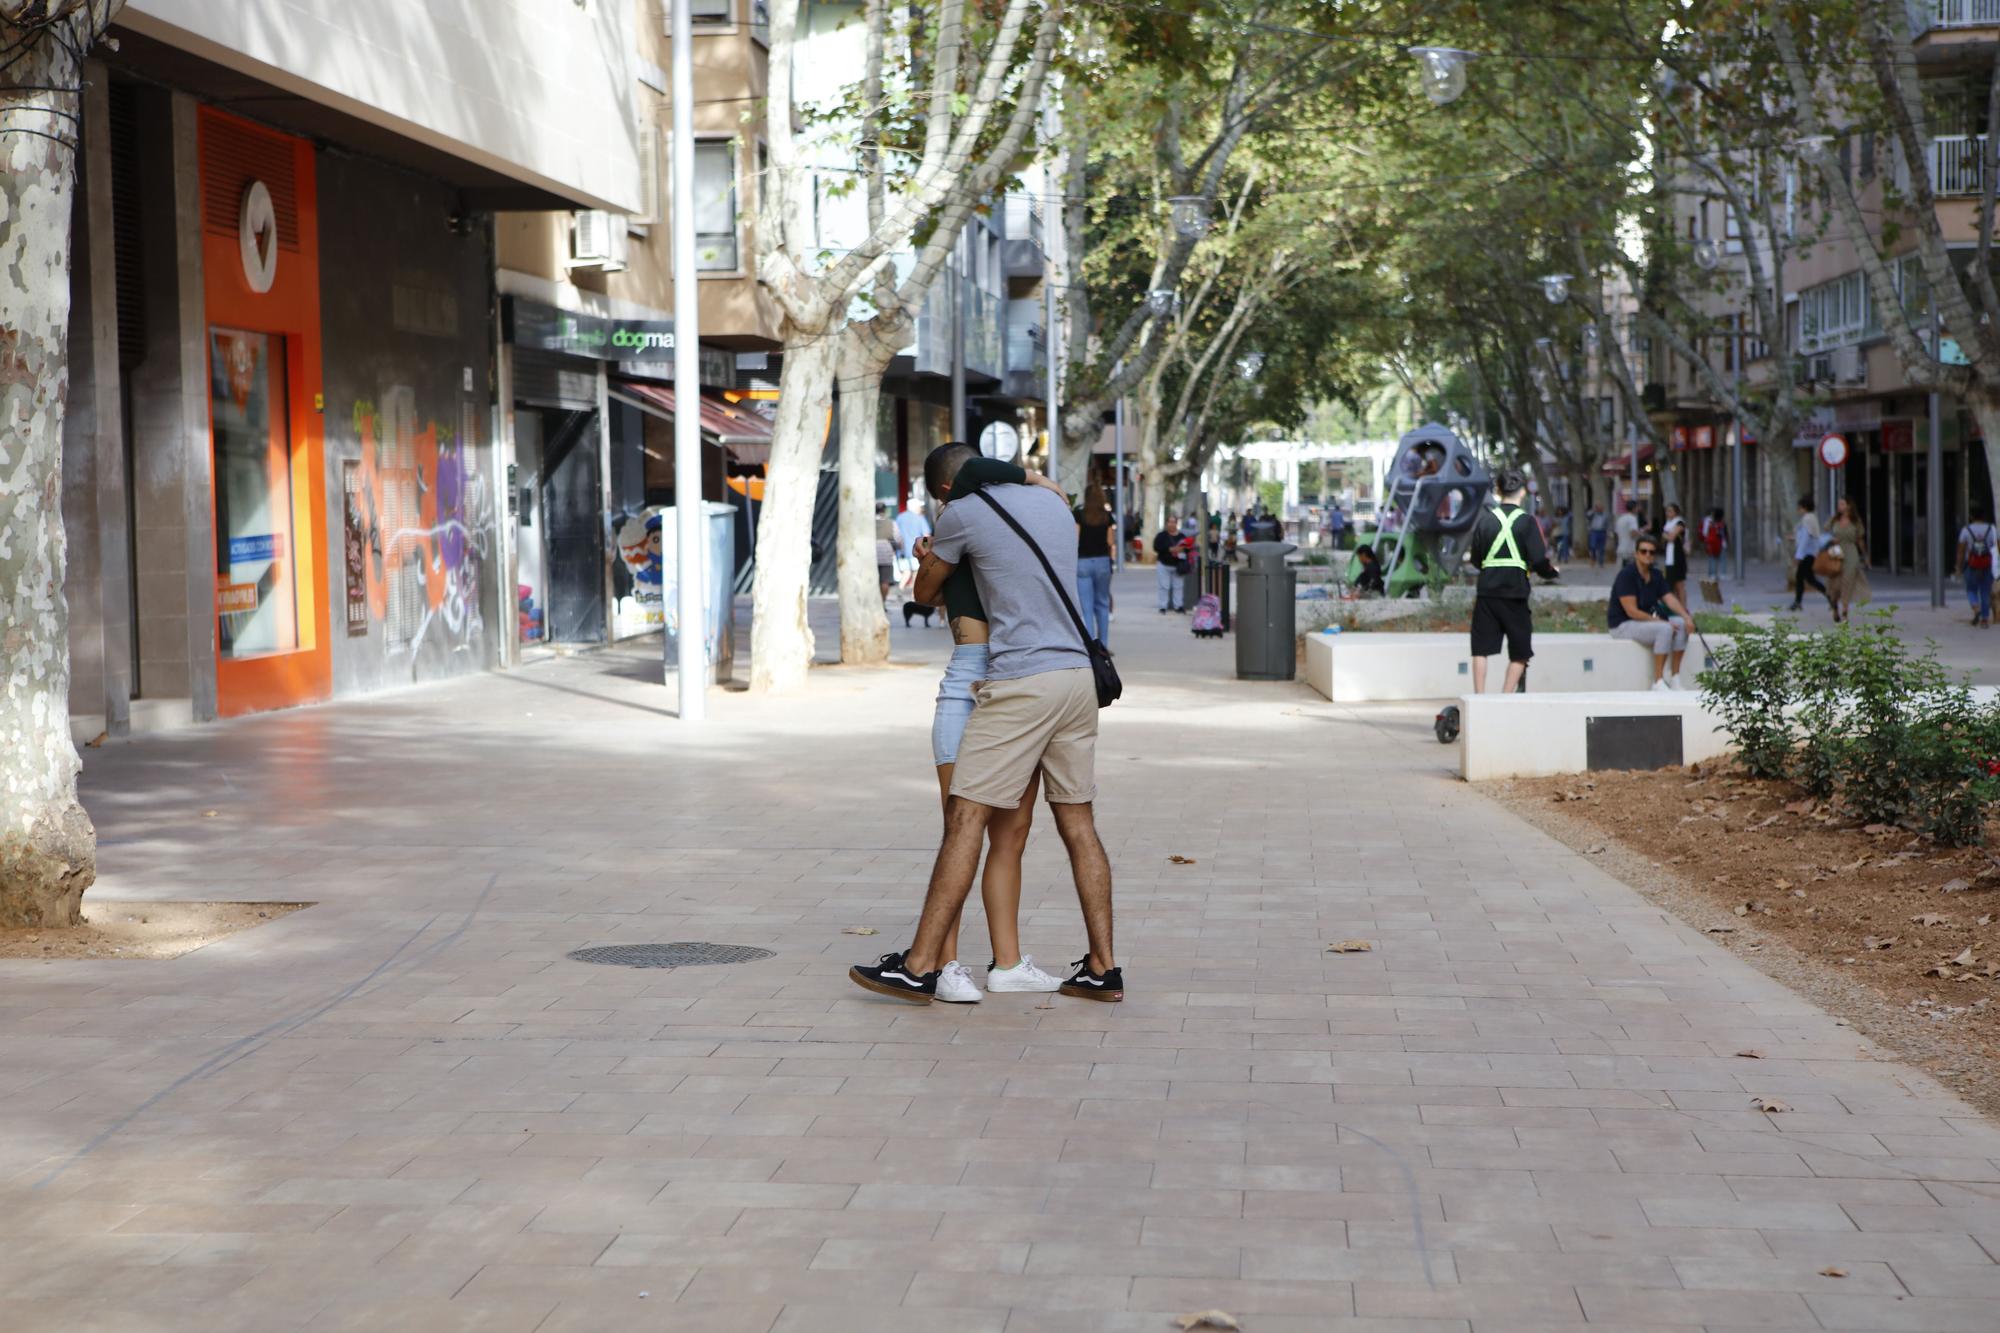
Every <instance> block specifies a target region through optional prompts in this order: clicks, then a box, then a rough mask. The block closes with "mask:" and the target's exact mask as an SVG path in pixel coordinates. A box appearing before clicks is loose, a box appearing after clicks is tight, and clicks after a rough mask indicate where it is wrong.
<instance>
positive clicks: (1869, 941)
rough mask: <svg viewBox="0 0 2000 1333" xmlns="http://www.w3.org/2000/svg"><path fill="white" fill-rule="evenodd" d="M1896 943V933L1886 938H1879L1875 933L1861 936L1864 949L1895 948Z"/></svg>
mask: <svg viewBox="0 0 2000 1333" xmlns="http://www.w3.org/2000/svg"><path fill="white" fill-rule="evenodd" d="M1895 943H1896V937H1895V936H1894V935H1891V936H1890V937H1889V938H1888V939H1886V940H1878V939H1876V938H1875V937H1874V936H1873V935H1864V936H1862V937H1861V947H1862V948H1864V949H1888V948H1893V947H1894V946H1895Z"/></svg>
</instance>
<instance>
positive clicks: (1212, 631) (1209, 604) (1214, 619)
mask: <svg viewBox="0 0 2000 1333" xmlns="http://www.w3.org/2000/svg"><path fill="white" fill-rule="evenodd" d="M1189 628H1191V629H1193V630H1194V636H1195V637H1196V638H1197V639H1219V638H1221V637H1222V599H1221V598H1220V597H1217V596H1216V595H1215V594H1214V593H1212V592H1205V593H1203V594H1202V595H1201V597H1200V599H1199V600H1198V601H1196V602H1195V604H1194V618H1193V623H1192V624H1191V625H1190V626H1189Z"/></svg>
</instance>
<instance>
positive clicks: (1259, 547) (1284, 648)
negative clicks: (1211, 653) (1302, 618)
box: [1235, 542, 1299, 680]
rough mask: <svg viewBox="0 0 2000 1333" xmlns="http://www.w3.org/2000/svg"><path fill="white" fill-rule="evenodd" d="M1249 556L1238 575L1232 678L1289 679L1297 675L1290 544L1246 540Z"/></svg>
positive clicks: (1295, 573)
mask: <svg viewBox="0 0 2000 1333" xmlns="http://www.w3.org/2000/svg"><path fill="white" fill-rule="evenodd" d="M1238 549H1239V550H1241V551H1242V552H1243V553H1244V554H1245V555H1247V556H1249V557H1250V566H1249V568H1247V569H1245V570H1243V571H1241V572H1240V573H1238V574H1237V576H1236V625H1235V628H1236V675H1237V677H1238V678H1239V679H1242V680H1292V679H1294V678H1295V677H1296V676H1297V675H1298V669H1299V667H1298V663H1299V655H1298V654H1299V647H1298V601H1297V597H1298V586H1299V575H1298V571H1297V570H1295V569H1288V568H1286V566H1285V557H1286V556H1288V555H1290V554H1291V553H1292V552H1293V551H1296V550H1298V549H1299V548H1298V547H1296V546H1294V545H1292V544H1291V543H1290V542H1245V543H1244V544H1243V545H1242V546H1241V547H1239V548H1238Z"/></svg>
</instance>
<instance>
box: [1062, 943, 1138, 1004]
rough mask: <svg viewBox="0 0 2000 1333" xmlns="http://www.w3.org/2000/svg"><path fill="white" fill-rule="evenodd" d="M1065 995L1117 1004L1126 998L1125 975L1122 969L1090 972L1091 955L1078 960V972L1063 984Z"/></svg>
mask: <svg viewBox="0 0 2000 1333" xmlns="http://www.w3.org/2000/svg"><path fill="white" fill-rule="evenodd" d="M1062 993H1063V994H1064V995H1074V996H1076V997H1078V998H1079V999H1084V1000H1104V1001H1106V1002H1107V1003H1110V1004H1116V1003H1118V1001H1120V1000H1122V999H1124V998H1125V973H1124V971H1123V970H1122V969H1120V968H1116V967H1114V968H1112V969H1111V970H1110V971H1109V972H1093V971H1091V970H1090V955H1089V954H1085V955H1084V956H1083V957H1081V958H1079V959H1077V960H1076V972H1075V974H1074V975H1072V976H1071V977H1070V979H1069V980H1068V981H1065V982H1064V983H1063V984H1062Z"/></svg>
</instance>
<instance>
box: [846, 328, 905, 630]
mask: <svg viewBox="0 0 2000 1333" xmlns="http://www.w3.org/2000/svg"><path fill="white" fill-rule="evenodd" d="M888 319H889V317H887V316H883V315H877V316H876V317H875V318H874V319H871V320H868V321H866V322H865V323H860V324H850V325H848V326H847V329H846V331H845V332H843V333H842V334H841V335H840V537H839V542H840V560H839V564H840V660H841V661H842V662H843V663H845V664H847V665H849V666H863V665H867V664H869V663H873V662H886V661H888V660H889V617H888V615H887V614H886V613H885V612H884V610H883V607H882V587H881V584H880V583H879V582H877V578H876V571H875V457H876V454H877V452H878V445H877V441H878V438H879V437H878V432H879V430H880V421H881V412H882V375H883V372H884V371H886V370H887V369H888V368H889V363H890V362H891V361H893V360H894V359H895V357H896V348H897V346H898V345H899V344H900V343H901V342H902V340H903V339H904V338H905V337H907V336H908V331H909V330H908V326H907V325H906V324H905V323H904V322H903V321H901V320H889V323H891V324H893V326H894V327H893V328H888V329H884V328H882V327H881V324H882V322H883V321H885V320H888Z"/></svg>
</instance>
